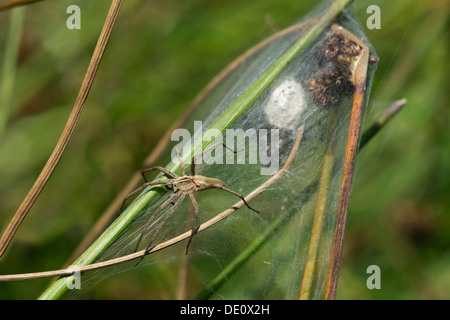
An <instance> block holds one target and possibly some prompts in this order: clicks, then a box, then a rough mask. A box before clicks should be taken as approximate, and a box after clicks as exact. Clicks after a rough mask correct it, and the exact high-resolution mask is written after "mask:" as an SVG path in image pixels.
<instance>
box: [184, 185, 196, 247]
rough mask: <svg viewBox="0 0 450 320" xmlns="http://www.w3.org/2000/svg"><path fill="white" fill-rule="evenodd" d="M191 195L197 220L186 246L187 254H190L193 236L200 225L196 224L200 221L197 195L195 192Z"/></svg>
mask: <svg viewBox="0 0 450 320" xmlns="http://www.w3.org/2000/svg"><path fill="white" fill-rule="evenodd" d="M189 197H190V198H191V202H192V206H193V207H194V217H195V222H194V224H193V226H192V232H191V236H190V237H189V241H188V244H187V246H186V254H188V250H189V245H190V244H191V241H192V238H194V235H195V234H196V233H197V230H198V227H197V226H196V225H197V221H198V203H197V200H196V199H195V196H194V194H193V193H189Z"/></svg>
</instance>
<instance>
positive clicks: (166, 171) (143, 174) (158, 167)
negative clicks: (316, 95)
mask: <svg viewBox="0 0 450 320" xmlns="http://www.w3.org/2000/svg"><path fill="white" fill-rule="evenodd" d="M154 170H158V171H161V172H163V173H164V174H166V175H168V176H169V177H172V178H177V175H176V174H175V173H173V172H171V171H169V170H167V169H166V168H163V167H160V166H154V167H150V168H145V169H142V170H141V174H142V177H143V178H144V180H145V182H148V180H147V178H146V177H145V173H146V172H149V171H154Z"/></svg>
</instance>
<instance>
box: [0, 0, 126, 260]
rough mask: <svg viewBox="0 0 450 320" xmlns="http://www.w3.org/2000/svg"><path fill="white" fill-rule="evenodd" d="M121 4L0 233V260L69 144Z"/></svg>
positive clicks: (114, 6)
mask: <svg viewBox="0 0 450 320" xmlns="http://www.w3.org/2000/svg"><path fill="white" fill-rule="evenodd" d="M122 2H123V0H114V1H113V2H112V3H111V6H110V9H109V12H108V15H107V17H106V21H105V24H104V25H103V28H102V31H101V33H100V36H99V39H98V42H97V45H96V46H95V49H94V53H93V54H92V58H91V61H90V63H89V67H88V69H87V71H86V75H85V78H84V80H83V83H82V84H81V88H80V91H79V93H78V96H77V99H76V101H75V105H74V107H73V109H72V112H71V114H70V116H69V119H68V120H67V123H66V126H65V127H64V130H63V132H62V133H61V136H60V138H59V140H58V143H57V144H56V146H55V148H54V150H53V152H52V154H51V155H50V157H49V159H48V161H47V163H46V164H45V166H44V168H43V169H42V171H41V173H40V174H39V176H38V178H37V179H36V181H35V182H34V184H33V186H32V187H31V189H30V191H29V192H28V194H27V196H26V197H25V199H24V200H23V202H22V204H21V205H20V207H19V209H18V210H17V211H16V213H15V214H14V216H13V218H12V219H11V221H10V223H9V224H8V226H7V227H6V230H5V232H4V233H3V236H2V238H1V239H0V257H1V256H2V255H3V254H4V253H5V251H6V249H7V248H8V245H9V243H10V242H11V240H12V238H13V237H14V235H15V233H16V231H17V229H18V228H19V227H20V225H21V223H22V221H23V219H25V217H26V215H27V213H28V212H29V211H30V209H31V207H32V206H33V204H34V202H35V201H36V199H37V197H38V196H39V194H40V193H41V191H42V189H43V188H44V186H45V184H46V183H47V181H48V179H49V178H50V176H51V175H52V173H53V170H55V167H56V165H57V164H58V162H59V159H61V156H62V154H63V153H64V150H65V149H66V146H67V144H68V143H69V140H70V138H71V136H72V134H73V132H74V130H75V127H76V124H77V122H78V119H79V118H80V115H81V111H82V109H83V105H84V102H85V101H86V98H87V96H88V94H89V91H90V89H91V86H92V83H93V81H94V78H95V75H96V73H97V70H98V66H99V65H100V61H101V59H102V56H103V53H104V51H105V48H106V44H107V43H108V39H109V36H110V35H111V31H112V29H113V27H114V24H115V21H116V19H117V16H118V14H119V10H120V7H121V5H122Z"/></svg>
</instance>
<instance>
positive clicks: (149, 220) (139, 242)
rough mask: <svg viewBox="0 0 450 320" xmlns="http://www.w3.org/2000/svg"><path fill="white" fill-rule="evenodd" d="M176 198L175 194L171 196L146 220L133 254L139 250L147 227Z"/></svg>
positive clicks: (177, 195)
mask: <svg viewBox="0 0 450 320" xmlns="http://www.w3.org/2000/svg"><path fill="white" fill-rule="evenodd" d="M178 197H179V194H177V193H174V194H172V195H171V196H170V197H169V198H168V199H167V200H166V201H164V202H163V204H161V206H160V207H159V208H158V209H156V211H155V212H153V214H152V216H151V217H150V219H148V221H147V223H146V224H145V226H144V228H142V232H141V235H140V236H139V239H138V242H137V243H136V249H134V252H136V251H137V249H138V248H139V245H140V244H141V241H142V238H143V236H144V234H145V233H146V231H147V229H148V227H149V226H150V224H151V223H152V222H153V220H155V218H156V216H157V215H158V214H159V213H160V212H161V211H162V210H164V208H166V207H167V206H168V205H169V204H170V203H172V202H173V201H174V200H175V199H176V198H178Z"/></svg>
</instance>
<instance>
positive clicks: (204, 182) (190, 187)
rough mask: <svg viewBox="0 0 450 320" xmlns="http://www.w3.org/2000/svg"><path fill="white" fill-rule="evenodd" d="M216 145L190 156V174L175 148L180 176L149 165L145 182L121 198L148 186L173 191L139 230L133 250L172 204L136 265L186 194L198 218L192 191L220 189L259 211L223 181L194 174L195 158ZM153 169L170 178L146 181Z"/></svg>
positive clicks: (143, 174)
mask: <svg viewBox="0 0 450 320" xmlns="http://www.w3.org/2000/svg"><path fill="white" fill-rule="evenodd" d="M221 144H222V145H223V146H224V147H225V148H227V149H229V148H228V147H227V146H225V145H224V144H223V143H221ZM216 145H217V144H214V145H212V146H210V147H209V148H207V149H205V150H204V151H202V152H201V153H199V154H198V155H195V156H193V157H192V160H191V168H190V169H191V172H190V173H191V175H190V176H189V175H187V174H186V168H185V165H184V162H183V159H182V157H181V154H180V152H179V151H178V149H175V150H176V152H177V153H178V158H179V160H180V167H181V172H182V176H177V175H176V174H175V173H173V172H171V171H169V170H167V169H166V168H163V167H160V166H154V167H151V168H146V169H143V170H142V171H141V174H142V176H143V178H144V180H145V181H146V183H144V184H143V185H142V186H140V187H139V188H137V189H136V190H134V191H133V192H131V193H130V194H129V195H128V196H127V197H125V199H124V200H123V204H124V203H125V201H126V200H127V199H129V198H130V197H131V196H133V195H134V194H136V193H138V192H140V191H142V190H144V189H145V188H147V187H148V186H154V185H165V186H166V187H167V188H168V189H170V190H172V191H173V194H172V195H170V196H169V198H168V199H167V200H166V201H164V203H163V204H162V205H161V206H160V207H159V208H158V209H157V210H156V211H155V212H154V213H153V214H152V216H151V217H150V219H149V220H148V221H147V223H146V224H145V226H144V228H143V230H142V232H141V235H140V236H139V239H138V242H137V244H136V249H135V252H136V251H137V249H138V247H139V244H140V243H141V240H142V238H143V236H144V234H145V232H146V231H147V228H148V227H149V226H150V224H151V223H152V222H153V220H154V219H155V217H156V216H157V215H158V214H159V213H160V212H161V211H163V210H164V209H165V208H166V207H167V206H168V205H169V204H172V205H173V207H172V208H171V209H170V211H169V212H168V213H167V216H166V217H165V218H164V220H163V222H162V223H161V225H160V226H159V227H158V229H157V230H156V231H155V233H154V234H153V236H152V238H151V239H150V243H149V244H148V246H147V248H146V250H145V254H144V255H142V258H141V259H140V260H139V262H138V263H137V264H136V265H138V264H139V263H140V262H141V261H142V259H143V258H144V257H145V255H146V254H147V253H148V252H149V251H150V249H151V245H152V243H153V241H154V240H155V238H156V237H157V236H158V234H159V232H160V231H161V230H162V228H163V227H164V225H165V223H166V222H167V221H168V220H169V219H170V217H171V216H172V215H173V213H174V212H175V210H176V209H177V208H178V207H179V206H180V204H181V203H182V202H183V200H184V198H185V197H186V196H189V198H190V199H191V202H192V206H193V207H194V217H195V220H196V221H197V220H198V204H197V200H196V199H195V196H194V192H196V191H203V190H206V189H220V190H223V191H226V192H229V193H231V194H233V195H235V196H237V197H239V198H240V199H241V200H242V201H244V203H245V205H246V206H247V207H248V208H249V209H250V210H253V211H255V212H257V213H259V211H258V210H255V209H253V208H251V207H250V206H249V205H248V203H247V201H245V198H244V197H243V196H242V195H241V194H239V193H237V192H235V191H233V190H230V189H228V188H226V187H225V186H226V183H225V182H223V181H222V180H220V179H216V178H209V177H205V176H201V175H197V174H195V158H196V157H198V156H200V155H201V154H203V153H204V152H206V151H207V150H209V149H211V148H213V147H214V146H216ZM229 150H231V149H229ZM231 151H233V150H231ZM233 152H235V151H233ZM235 153H236V152H235ZM154 170H158V171H161V172H162V173H164V174H165V175H166V176H168V177H170V179H163V180H156V181H150V182H148V181H147V178H146V177H145V173H146V172H149V171H154ZM123 204H122V207H123ZM197 230H198V227H196V226H195V224H194V227H193V228H192V233H191V237H190V238H189V241H188V244H187V247H186V253H187V252H188V248H189V244H190V242H191V240H192V238H193V237H194V235H195V234H196V232H197Z"/></svg>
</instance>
